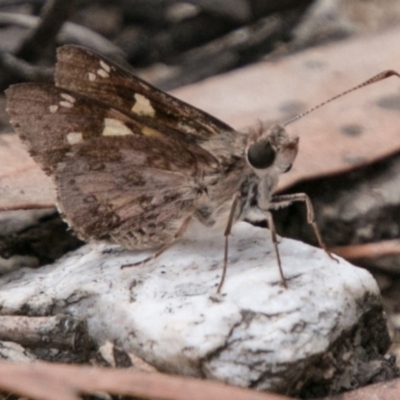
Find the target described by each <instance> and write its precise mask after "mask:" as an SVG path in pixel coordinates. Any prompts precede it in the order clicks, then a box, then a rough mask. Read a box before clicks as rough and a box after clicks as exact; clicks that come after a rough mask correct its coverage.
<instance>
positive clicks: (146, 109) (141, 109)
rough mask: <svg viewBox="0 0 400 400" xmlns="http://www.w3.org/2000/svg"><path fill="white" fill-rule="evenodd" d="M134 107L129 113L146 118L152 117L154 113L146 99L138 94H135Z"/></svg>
mask: <svg viewBox="0 0 400 400" xmlns="http://www.w3.org/2000/svg"><path fill="white" fill-rule="evenodd" d="M135 100H136V102H135V105H134V106H133V107H132V109H131V111H132V112H134V113H135V114H138V115H146V116H148V117H154V115H155V113H156V111H155V110H154V108H153V106H152V105H151V103H150V100H149V99H148V98H147V97H144V96H143V95H141V94H139V93H135Z"/></svg>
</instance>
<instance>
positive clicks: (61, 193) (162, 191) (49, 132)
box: [7, 84, 215, 249]
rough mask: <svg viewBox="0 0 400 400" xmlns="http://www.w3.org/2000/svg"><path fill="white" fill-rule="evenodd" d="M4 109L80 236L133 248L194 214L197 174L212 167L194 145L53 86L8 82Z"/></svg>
mask: <svg viewBox="0 0 400 400" xmlns="http://www.w3.org/2000/svg"><path fill="white" fill-rule="evenodd" d="M7 111H8V113H9V115H10V117H11V124H12V125H13V127H14V129H15V130H16V132H17V133H18V134H19V135H20V137H21V139H22V140H23V141H24V142H25V144H26V145H27V147H28V149H29V151H30V153H31V155H32V156H33V157H34V159H35V160H36V161H37V162H38V163H39V164H40V165H41V166H42V168H43V169H44V170H45V171H47V172H48V173H49V174H50V175H51V176H53V178H54V179H55V182H56V185H57V194H58V202H59V206H60V208H61V210H62V212H63V213H64V217H65V219H66V220H67V221H68V222H69V223H70V225H71V226H72V227H73V228H74V230H75V231H76V232H77V234H78V235H79V236H80V237H81V238H82V239H85V240H88V239H108V240H112V241H115V242H117V243H119V244H122V245H123V246H124V247H127V248H138V249H139V248H152V247H158V246H159V245H161V244H163V243H164V244H165V243H168V242H169V240H168V239H170V238H173V236H174V234H175V233H176V231H177V230H178V229H179V227H180V226H181V225H182V223H183V220H185V218H186V217H187V216H188V215H190V214H192V213H193V212H194V209H193V207H194V206H193V203H194V201H195V199H196V198H197V197H198V196H200V195H201V192H202V189H201V179H200V177H201V176H202V175H203V174H204V173H205V171H207V170H210V169H212V168H213V165H214V166H215V160H214V159H213V157H212V156H211V155H210V154H209V153H208V152H206V151H205V150H203V149H202V148H201V147H199V146H197V145H196V144H193V143H187V142H185V141H182V140H178V139H176V138H174V137H167V136H165V135H162V134H158V132H157V131H155V130H152V131H151V134H147V135H145V134H143V127H144V125H142V123H141V122H140V121H138V120H136V119H132V118H129V116H127V115H125V114H123V113H122V112H120V111H118V110H115V109H110V108H109V107H108V106H106V105H104V104H102V103H100V102H97V101H95V100H92V99H88V98H87V97H85V96H82V95H79V94H77V93H73V92H70V91H67V90H65V89H61V88H57V87H55V86H52V85H45V84H20V85H14V86H12V87H11V88H10V89H8V90H7ZM156 230H157V235H155V231H156ZM160 232H162V233H160Z"/></svg>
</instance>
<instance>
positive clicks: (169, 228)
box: [55, 136, 201, 249]
mask: <svg viewBox="0 0 400 400" xmlns="http://www.w3.org/2000/svg"><path fill="white" fill-rule="evenodd" d="M154 140H156V139H154V138H147V137H140V136H139V137H132V136H123V137H118V138H116V137H103V138H101V140H99V139H97V138H95V139H89V140H87V141H85V142H84V143H81V144H79V145H76V146H74V148H73V149H72V150H71V151H70V152H69V153H68V155H67V157H65V160H64V162H63V163H60V164H59V165H58V168H57V171H56V174H55V180H56V183H57V194H58V201H59V204H60V209H61V210H60V211H61V212H62V213H63V215H64V216H65V218H66V220H67V221H68V223H69V224H70V225H71V226H72V227H74V231H75V232H76V233H77V235H78V236H79V237H81V238H82V239H85V240H90V239H97V240H108V241H112V242H115V243H118V244H120V245H122V246H124V247H125V248H128V249H146V248H157V247H160V246H162V245H165V244H168V243H170V242H172V241H173V240H174V236H175V234H176V233H177V231H178V230H179V228H180V227H181V226H182V224H183V222H184V220H185V219H186V218H187V217H188V216H189V215H191V214H193V213H194V211H195V209H194V203H195V200H196V199H197V198H198V196H200V195H201V189H200V187H199V185H198V184H197V182H196V177H195V176H192V175H193V174H192V168H193V165H194V164H195V160H193V158H192V157H191V156H190V155H188V154H187V153H185V150H184V149H182V148H181V147H180V146H176V144H174V143H169V142H168V141H165V142H160V141H159V140H157V147H156V148H154V147H152V144H153V143H151V142H152V141H154ZM149 147H151V148H152V151H149V150H148V148H149ZM166 155H167V156H166Z"/></svg>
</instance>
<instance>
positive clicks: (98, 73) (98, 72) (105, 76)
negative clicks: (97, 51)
mask: <svg viewBox="0 0 400 400" xmlns="http://www.w3.org/2000/svg"><path fill="white" fill-rule="evenodd" d="M97 75H99V76H101V77H102V78H109V77H110V75H109V74H108V72H107V71H104V69H98V70H97Z"/></svg>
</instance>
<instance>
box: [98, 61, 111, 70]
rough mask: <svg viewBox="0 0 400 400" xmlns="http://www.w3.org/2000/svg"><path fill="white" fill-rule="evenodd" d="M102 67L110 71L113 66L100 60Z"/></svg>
mask: <svg viewBox="0 0 400 400" xmlns="http://www.w3.org/2000/svg"><path fill="white" fill-rule="evenodd" d="M100 67H101V68H103V69H104V70H105V71H106V72H108V73H110V71H111V67H110V66H109V65H108V64H107V63H105V62H104V61H103V60H100Z"/></svg>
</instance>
